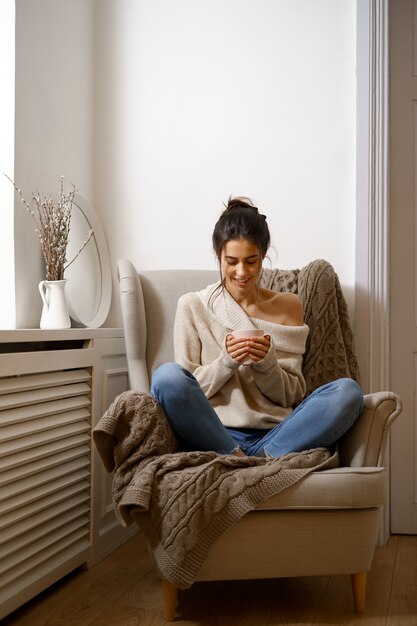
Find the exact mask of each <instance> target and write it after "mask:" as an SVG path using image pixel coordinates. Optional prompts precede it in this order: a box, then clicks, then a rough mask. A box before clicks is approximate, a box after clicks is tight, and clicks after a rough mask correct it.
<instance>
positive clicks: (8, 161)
mask: <svg viewBox="0 0 417 626" xmlns="http://www.w3.org/2000/svg"><path fill="white" fill-rule="evenodd" d="M14 25H15V5H14V0H2V1H1V2H0V42H1V50H0V52H1V53H0V89H1V97H0V146H1V149H0V258H1V263H0V293H1V294H2V297H1V306H0V328H12V327H13V325H14V320H15V315H16V310H15V275H14V237H13V233H14V215H13V214H14V211H13V207H14V198H13V195H14V191H13V187H12V186H11V184H10V182H9V181H8V180H7V179H6V178H5V177H4V176H3V174H7V175H8V176H10V177H13V175H14V132H13V129H14V119H15V113H14V109H15V97H14V91H15V90H14V76H15V74H14V63H15V61H14V60H15V36H14V33H15V28H14ZM6 294H7V297H5V296H6Z"/></svg>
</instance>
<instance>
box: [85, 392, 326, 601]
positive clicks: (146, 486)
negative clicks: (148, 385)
mask: <svg viewBox="0 0 417 626" xmlns="http://www.w3.org/2000/svg"><path fill="white" fill-rule="evenodd" d="M93 437H94V441H95V444H96V447H97V449H98V451H99V454H100V456H101V459H102V461H103V463H104V466H105V468H106V470H107V471H108V472H111V471H113V470H115V474H114V479H113V501H114V505H115V510H116V514H117V515H118V517H119V520H120V522H121V523H122V524H123V525H125V526H126V525H128V524H130V523H131V522H132V521H135V522H136V523H137V524H138V525H139V527H140V528H141V529H142V530H143V533H144V535H145V537H146V539H147V541H148V543H149V545H150V547H151V549H152V551H153V556H154V560H155V562H156V565H157V567H158V569H159V571H160V573H161V574H162V575H163V576H164V577H165V578H166V579H167V580H170V581H171V582H173V583H174V584H175V585H177V586H178V587H179V588H182V589H185V588H187V587H189V586H190V585H191V584H192V583H193V582H194V580H195V578H196V574H197V572H198V570H199V568H200V567H201V565H202V564H203V562H204V560H205V558H206V556H207V553H208V550H209V548H210V546H211V545H212V543H213V542H214V541H215V540H216V539H217V537H219V536H220V534H221V533H223V532H224V531H225V530H227V529H228V528H229V527H230V526H231V525H232V524H234V523H235V522H237V521H238V520H239V518H241V517H242V516H243V515H245V514H246V513H247V512H249V511H250V510H252V509H254V508H255V507H256V506H257V504H258V503H260V502H262V501H264V500H266V499H267V498H269V497H271V496H272V495H274V494H276V493H278V492H280V491H282V490H283V489H286V488H288V487H290V486H291V485H294V484H295V483H297V482H298V481H299V480H301V479H302V478H303V477H304V476H306V475H307V474H309V473H310V472H312V471H313V470H317V469H324V468H325V467H328V466H329V464H332V463H334V456H333V457H331V456H330V453H329V451H328V450H326V449H324V448H317V449H314V450H309V451H306V452H298V453H292V454H287V455H284V456H282V457H280V458H279V459H274V460H267V459H265V458H258V457H245V458H243V457H242V458H241V457H237V456H233V455H218V454H216V453H214V452H180V449H179V446H178V443H177V441H176V439H175V436H174V434H173V432H172V430H171V427H170V425H169V423H168V421H167V419H166V417H165V415H164V413H163V410H162V409H161V407H160V406H159V404H158V403H157V401H156V400H155V399H154V398H153V396H151V395H149V394H147V393H134V392H131V391H128V392H125V393H123V394H121V395H120V396H118V397H117V398H116V399H115V401H114V402H113V404H112V405H111V406H110V407H109V409H108V410H107V412H106V413H105V414H104V415H103V417H102V418H101V419H100V421H99V422H98V424H97V426H96V427H95V428H94V430H93Z"/></svg>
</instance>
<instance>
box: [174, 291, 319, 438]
mask: <svg viewBox="0 0 417 626" xmlns="http://www.w3.org/2000/svg"><path fill="white" fill-rule="evenodd" d="M217 287H218V284H215V285H209V286H208V287H207V288H206V289H204V290H203V291H200V292H193V293H187V294H185V295H183V296H182V297H181V298H180V299H179V301H178V306H177V311H176V316H175V329H174V348H175V360H176V362H177V363H179V364H180V365H182V366H183V367H185V368H186V369H187V370H188V371H190V372H191V373H192V374H193V375H194V376H195V377H196V379H197V380H198V382H199V383H200V385H201V387H202V389H203V391H204V393H205V395H206V397H207V398H208V400H209V401H210V403H211V405H212V406H213V408H214V409H215V411H216V413H217V414H218V416H219V418H220V420H221V421H222V423H223V424H224V425H225V426H229V427H232V428H260V429H270V428H272V427H273V426H275V425H276V424H277V423H278V422H280V421H282V420H283V419H284V417H285V416H286V415H288V413H290V411H291V410H292V408H293V407H294V406H295V405H297V404H298V403H299V402H300V401H301V400H302V399H303V397H304V394H305V391H306V385H305V381H304V377H303V375H302V371H301V367H302V355H303V353H304V350H305V343H306V339H307V335H308V326H306V325H305V324H304V325H302V326H284V325H281V324H275V323H272V322H268V321H265V320H261V319H255V318H250V317H248V315H247V314H246V312H245V311H244V310H243V309H242V307H241V306H240V305H239V304H238V303H237V302H236V301H235V300H234V299H233V298H232V296H231V295H230V294H229V293H228V292H227V291H226V290H225V289H223V290H218V289H217ZM253 328H259V329H262V330H264V331H265V333H266V334H269V335H270V336H271V347H270V349H269V351H268V354H267V355H266V356H265V357H264V359H262V360H261V361H259V362H258V363H254V364H252V365H240V364H239V363H237V362H236V361H235V360H234V359H232V357H231V356H230V355H229V354H228V352H227V351H226V345H225V339H226V335H227V334H229V333H230V332H231V331H233V330H237V329H253Z"/></svg>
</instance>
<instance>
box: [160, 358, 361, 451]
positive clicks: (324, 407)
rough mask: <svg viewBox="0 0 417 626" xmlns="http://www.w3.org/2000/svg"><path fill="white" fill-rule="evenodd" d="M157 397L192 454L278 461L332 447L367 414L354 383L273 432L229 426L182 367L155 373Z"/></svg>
mask: <svg viewBox="0 0 417 626" xmlns="http://www.w3.org/2000/svg"><path fill="white" fill-rule="evenodd" d="M151 393H152V394H153V395H154V396H155V398H156V399H157V400H158V402H159V403H160V405H161V406H162V408H163V409H164V411H165V414H166V416H167V418H168V420H169V422H170V424H171V427H172V429H173V430H174V432H175V433H176V435H177V437H178V438H179V440H180V441H181V443H182V445H183V447H184V449H187V450H212V451H214V452H218V453H220V454H231V453H232V452H233V451H234V450H236V448H240V449H241V450H242V451H243V452H244V453H245V454H246V455H247V456H264V455H267V456H270V457H274V458H277V457H279V456H281V455H282V454H286V453H288V452H300V451H302V450H309V449H311V448H321V447H324V448H328V447H330V446H331V445H332V444H334V443H335V442H336V441H337V440H338V439H340V437H342V435H344V434H345V433H346V432H347V431H348V430H349V428H351V426H352V425H353V424H354V422H355V421H356V419H357V418H358V417H359V415H360V413H361V411H362V409H363V393H362V390H361V388H360V386H359V385H358V384H357V383H356V382H355V381H354V380H352V379H351V378H339V379H338V380H335V381H333V382H331V383H328V384H327V385H323V386H322V387H319V388H318V389H316V390H315V391H313V392H312V393H311V394H310V395H309V396H308V397H307V398H305V399H304V400H303V401H302V402H301V403H300V404H299V405H298V406H297V407H296V408H295V409H294V410H293V411H292V412H291V413H290V414H289V415H288V416H287V417H286V418H285V419H284V420H283V421H282V422H280V423H279V424H277V425H276V426H274V427H273V428H272V429H270V430H265V429H253V428H250V429H248V428H239V429H236V428H229V427H225V426H223V424H222V422H221V421H220V419H219V417H218V415H217V413H216V411H215V410H214V409H213V407H212V406H211V404H210V402H209V401H208V399H207V398H206V396H205V395H204V392H203V390H202V389H201V387H200V385H199V383H198V381H197V380H196V378H195V377H194V376H193V375H192V374H190V372H188V371H187V370H186V369H184V368H183V367H181V366H180V365H178V364H177V363H165V364H164V365H161V366H160V367H159V368H158V369H157V370H156V371H155V373H154V376H153V380H152V386H151Z"/></svg>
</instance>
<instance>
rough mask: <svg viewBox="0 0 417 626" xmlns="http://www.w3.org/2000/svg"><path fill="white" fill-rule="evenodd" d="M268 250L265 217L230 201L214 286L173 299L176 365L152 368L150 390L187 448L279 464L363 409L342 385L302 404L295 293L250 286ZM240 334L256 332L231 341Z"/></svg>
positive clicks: (245, 203)
mask: <svg viewBox="0 0 417 626" xmlns="http://www.w3.org/2000/svg"><path fill="white" fill-rule="evenodd" d="M269 244H270V235H269V229H268V225H267V222H266V218H265V216H264V215H261V214H260V213H259V211H258V209H257V208H256V207H255V206H253V204H252V202H251V201H250V200H249V199H248V198H234V199H230V200H229V203H228V206H227V208H226V210H225V211H224V212H223V213H222V215H221V216H220V219H219V220H218V222H217V223H216V225H215V228H214V232H213V247H214V251H215V253H216V255H217V258H218V261H219V264H220V274H221V280H220V282H219V283H217V284H215V285H209V286H208V287H207V288H206V289H204V290H203V291H200V292H196V293H188V294H185V295H184V296H182V297H181V298H180V299H179V301H178V308H177V313H176V319H175V329H174V344H175V359H176V363H167V364H165V365H162V366H161V367H160V368H158V370H156V372H155V374H154V377H153V381H152V387H151V393H152V394H153V395H154V396H155V397H156V398H157V400H158V401H159V403H160V404H161V405H162V407H163V409H164V411H165V413H166V415H167V418H168V420H169V422H170V424H171V426H172V428H173V430H174V431H175V432H176V434H177V436H178V437H179V439H180V440H181V442H182V444H183V446H184V448H185V449H188V450H213V451H215V452H218V453H220V454H236V455H239V456H254V455H256V456H267V457H271V458H277V457H279V456H281V455H283V454H286V453H289V452H299V451H302V450H308V449H311V448H317V447H330V446H331V445H332V444H333V443H335V442H336V441H337V440H338V439H339V438H340V437H341V436H342V435H343V434H344V433H345V432H347V431H348V430H349V428H351V426H352V424H353V423H354V422H355V420H356V419H357V418H358V416H359V415H360V413H361V411H362V408H363V394H362V391H361V388H360V387H359V385H358V384H357V383H356V382H355V381H354V380H352V379H350V378H342V379H338V380H336V381H333V382H331V383H329V384H327V385H323V386H322V387H320V388H318V389H316V390H315V391H314V392H313V393H311V394H310V395H309V396H308V397H307V398H304V396H305V391H306V385H305V381H304V378H303V374H302V355H303V353H304V350H305V344H306V339H307V335H308V327H307V326H306V325H305V324H304V322H303V306H302V303H301V300H300V298H299V297H298V296H297V295H295V294H291V293H279V292H275V291H269V290H268V289H264V288H262V287H260V286H259V284H258V282H259V277H260V274H261V271H262V262H263V259H264V258H265V256H266V253H267V251H268V248H269ZM238 329H239V330H241V329H246V330H251V329H260V330H262V331H263V332H264V334H263V336H261V337H250V338H245V339H241V338H235V337H234V336H233V331H235V330H238Z"/></svg>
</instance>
